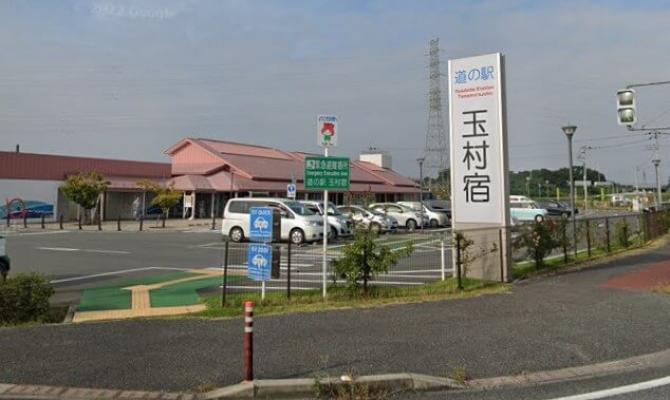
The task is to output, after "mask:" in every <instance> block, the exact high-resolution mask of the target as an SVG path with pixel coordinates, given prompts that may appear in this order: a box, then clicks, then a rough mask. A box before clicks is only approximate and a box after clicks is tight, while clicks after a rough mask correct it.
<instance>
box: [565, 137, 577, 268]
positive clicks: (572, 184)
mask: <svg viewBox="0 0 670 400" xmlns="http://www.w3.org/2000/svg"><path fill="white" fill-rule="evenodd" d="M561 129H563V133H565V137H567V138H568V152H569V159H570V218H572V244H573V246H574V252H575V259H577V221H576V219H575V180H574V178H573V177H572V136H574V134H575V131H576V130H577V127H576V126H574V125H567V126H564V127H562V128H561Z"/></svg>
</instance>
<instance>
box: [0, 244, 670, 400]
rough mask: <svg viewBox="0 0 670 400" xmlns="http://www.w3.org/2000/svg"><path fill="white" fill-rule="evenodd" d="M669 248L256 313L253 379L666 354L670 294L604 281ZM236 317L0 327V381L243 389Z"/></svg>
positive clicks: (482, 373) (537, 366)
mask: <svg viewBox="0 0 670 400" xmlns="http://www.w3.org/2000/svg"><path fill="white" fill-rule="evenodd" d="M668 260H670V248H664V249H661V250H657V251H654V252H652V253H650V254H645V255H640V256H635V257H630V258H627V259H624V260H618V261H615V262H613V263H611V264H610V265H608V266H604V267H600V268H595V269H591V270H588V271H583V272H579V273H571V274H564V275H559V276H553V277H546V278H542V279H535V280H530V281H527V282H525V283H523V284H519V285H515V286H514V287H513V289H512V291H511V293H509V294H500V295H490V296H484V297H479V298H470V299H463V300H452V301H440V302H430V303H423V304H411V305H395V306H387V307H381V308H372V309H353V310H339V311H327V312H322V313H304V314H293V315H284V316H267V317H257V318H256V321H255V324H254V335H255V349H256V350H255V351H256V353H255V354H256V356H255V357H256V359H255V365H256V376H257V377H258V378H290V377H304V376H314V375H316V374H326V375H336V376H339V375H341V374H343V373H346V372H350V371H354V372H355V373H356V374H372V373H375V374H378V373H386V372H417V373H426V374H431V375H438V376H446V375H449V374H450V373H452V372H453V371H454V370H455V369H457V368H464V369H465V370H466V371H467V372H468V374H469V375H470V376H472V377H473V378H481V377H490V376H500V375H513V374H519V373H522V372H524V371H527V372H532V371H539V370H546V369H555V368H562V367H567V366H575V365H587V364H593V363H597V362H603V361H608V360H615V359H621V358H626V357H631V356H636V355H641V354H647V353H651V352H655V351H660V350H665V349H667V348H668V347H670V335H668V334H667V327H668V326H670V296H667V295H661V294H657V293H637V292H629V291H624V290H619V289H609V288H603V287H600V285H601V284H602V283H603V282H605V281H607V280H608V279H610V278H612V277H613V276H617V275H619V274H621V273H625V272H629V271H631V270H634V269H637V268H642V267H644V266H646V265H649V264H651V263H656V262H660V261H668ZM242 327H243V321H242V320H241V319H233V320H218V321H217V320H214V321H212V320H209V321H208V320H194V319H182V320H159V319H152V320H132V321H122V322H110V323H96V324H81V325H60V326H40V327H27V328H12V329H9V328H5V329H0V348H2V349H3V351H2V352H0V365H2V366H3V368H2V369H0V382H11V383H34V384H48V385H76V386H84V387H103V388H120V389H153V390H190V389H193V388H195V387H196V386H198V385H200V384H203V383H204V384H210V385H215V386H221V385H227V384H232V383H236V382H239V381H240V380H241V377H242V375H241V372H242V358H241V354H242Z"/></svg>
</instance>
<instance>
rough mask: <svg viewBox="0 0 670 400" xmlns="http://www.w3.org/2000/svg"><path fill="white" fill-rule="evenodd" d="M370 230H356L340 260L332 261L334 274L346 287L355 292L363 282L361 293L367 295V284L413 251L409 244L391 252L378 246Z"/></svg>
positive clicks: (384, 247) (385, 247)
mask: <svg viewBox="0 0 670 400" xmlns="http://www.w3.org/2000/svg"><path fill="white" fill-rule="evenodd" d="M375 238H376V235H375V234H374V233H373V232H372V231H371V230H370V229H364V230H358V231H357V232H356V235H355V238H354V241H353V243H350V244H348V245H346V246H344V249H343V254H344V256H343V257H342V258H339V259H336V260H333V264H334V266H335V274H336V275H337V276H339V277H341V278H343V279H346V281H347V287H348V288H349V289H352V290H356V289H358V288H359V287H360V285H361V281H362V282H363V293H364V294H366V295H367V294H368V283H369V282H370V281H371V280H372V279H374V278H375V276H377V274H379V273H383V272H388V270H389V268H390V267H391V266H393V265H395V264H396V263H397V262H398V260H400V258H402V257H408V256H409V255H410V254H412V251H413V250H414V248H413V246H412V244H411V243H408V244H407V246H406V247H405V248H401V249H394V250H391V248H389V247H388V246H384V245H380V244H379V243H378V242H377V241H376V240H375Z"/></svg>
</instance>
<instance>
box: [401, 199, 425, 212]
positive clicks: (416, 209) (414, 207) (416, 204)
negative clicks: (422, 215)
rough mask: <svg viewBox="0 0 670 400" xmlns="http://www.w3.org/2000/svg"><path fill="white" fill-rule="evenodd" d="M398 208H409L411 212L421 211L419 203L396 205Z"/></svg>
mask: <svg viewBox="0 0 670 400" xmlns="http://www.w3.org/2000/svg"><path fill="white" fill-rule="evenodd" d="M398 204H399V205H400V206H404V207H409V208H411V209H412V211H421V203H420V202H418V201H417V202H416V203H415V202H411V203H398Z"/></svg>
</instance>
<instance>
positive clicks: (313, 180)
mask: <svg viewBox="0 0 670 400" xmlns="http://www.w3.org/2000/svg"><path fill="white" fill-rule="evenodd" d="M349 170H350V168H349V158H348V157H306V158H305V189H307V190H310V189H311V190H349V175H350V174H349Z"/></svg>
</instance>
